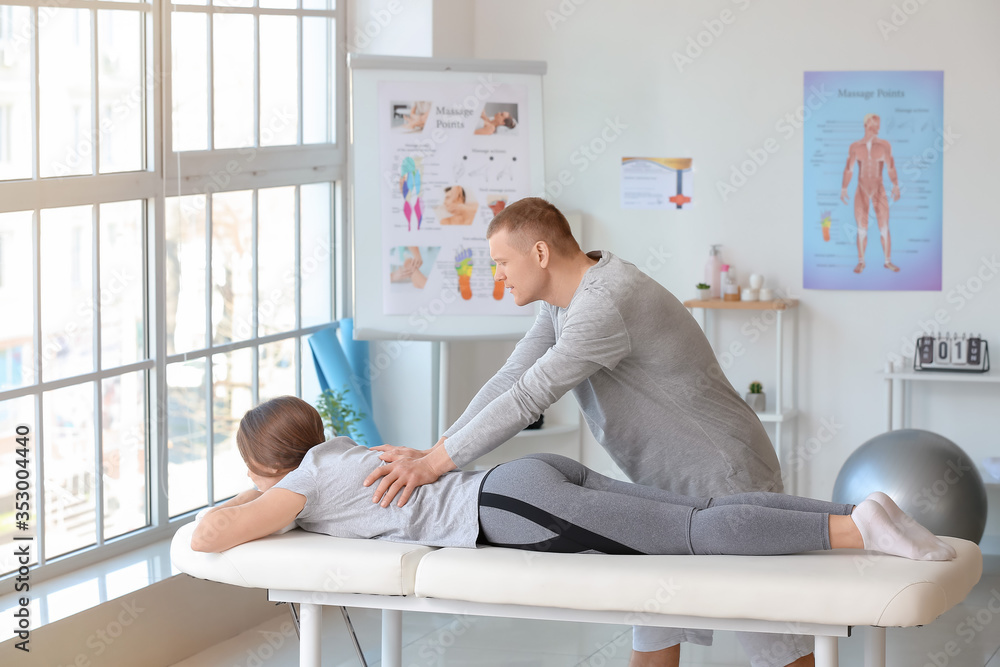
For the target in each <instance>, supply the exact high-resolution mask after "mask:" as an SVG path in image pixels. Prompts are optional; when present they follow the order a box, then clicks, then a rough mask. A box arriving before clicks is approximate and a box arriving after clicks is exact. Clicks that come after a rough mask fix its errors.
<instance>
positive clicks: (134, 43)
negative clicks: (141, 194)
mask: <svg viewBox="0 0 1000 667" xmlns="http://www.w3.org/2000/svg"><path fill="white" fill-rule="evenodd" d="M145 20H146V17H145V15H144V14H143V13H142V12H136V11H99V12H97V49H98V57H97V63H98V66H97V73H98V77H99V79H98V100H99V101H100V108H101V122H100V125H99V127H100V131H101V135H100V136H101V144H100V146H101V153H100V170H101V173H109V172H115V171H136V170H139V169H142V168H143V164H142V127H143V119H144V116H145V114H144V111H145V103H146V96H147V95H148V94H151V93H152V90H151V88H152V79H150V80H149V82H148V83H149V85H150V90H147V89H146V85H145V82H144V81H143V76H142V70H143V68H142V62H143V51H142V41H141V39H140V37H141V35H142V31H143V25H144V23H145Z"/></svg>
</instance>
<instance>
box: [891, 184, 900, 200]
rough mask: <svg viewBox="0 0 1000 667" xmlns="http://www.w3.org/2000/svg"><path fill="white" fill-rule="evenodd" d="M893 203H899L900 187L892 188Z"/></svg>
mask: <svg viewBox="0 0 1000 667" xmlns="http://www.w3.org/2000/svg"><path fill="white" fill-rule="evenodd" d="M892 201H899V186H898V185H894V186H892Z"/></svg>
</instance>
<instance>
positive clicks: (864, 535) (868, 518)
mask: <svg viewBox="0 0 1000 667" xmlns="http://www.w3.org/2000/svg"><path fill="white" fill-rule="evenodd" d="M851 518H852V519H853V520H854V525H856V526H857V527H858V531H860V533H861V539H862V540H864V544H865V549H872V550H875V551H881V552H883V553H887V554H892V555H893V556H902V557H903V558H910V559H913V560H950V559H951V556H950V555H949V553H948V551H947V550H946V549H943V548H942V546H943V543H942V542H941V541H940V540H938V539H937V538H936V537H934V536H933V535H930V533H929V532H928V533H927V534H928V535H930V536H931V538H933V539H932V540H926V539H924V540H920V539H913V538H912V537H911V536H909V535H907V534H906V533H904V532H903V531H902V530H901V529H900V528H899V527H898V526H896V524H895V523H893V521H892V519H890V518H889V514H888V513H887V512H886V511H885V510H884V509H883V508H882V506H881V505H879V504H878V503H877V502H875V501H874V500H865V501H864V502H863V503H861V504H860V505H858V506H857V507H855V508H854V512H852V513H851Z"/></svg>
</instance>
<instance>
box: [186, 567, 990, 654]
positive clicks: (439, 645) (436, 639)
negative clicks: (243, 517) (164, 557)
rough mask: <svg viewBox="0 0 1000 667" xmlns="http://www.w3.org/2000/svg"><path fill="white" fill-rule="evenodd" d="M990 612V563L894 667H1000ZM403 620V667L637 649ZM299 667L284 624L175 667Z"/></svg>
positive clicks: (854, 647) (333, 616)
mask: <svg viewBox="0 0 1000 667" xmlns="http://www.w3.org/2000/svg"><path fill="white" fill-rule="evenodd" d="M991 600H993V602H992V605H990V602H991ZM990 606H992V607H993V609H997V608H1000V556H987V557H985V558H984V572H983V578H982V580H981V581H980V582H979V584H978V585H977V586H976V588H975V589H974V590H973V592H972V593H971V594H970V595H969V597H968V598H967V599H966V600H965V602H963V603H962V604H961V605H958V606H957V607H955V608H954V609H952V610H951V611H949V612H948V613H947V614H945V615H944V616H942V617H941V618H939V619H938V620H937V621H935V622H934V623H933V624H932V625H929V626H926V627H923V628H909V629H894V630H889V632H888V637H887V645H888V654H889V660H888V663H887V665H888V667H1000V613H995V612H993V611H992V610H991V609H990ZM403 619H404V620H403V643H404V648H403V665H404V666H405V667H437V666H440V665H477V666H487V665H490V666H497V667H500V666H504V667H507V666H510V667H542V666H545V667H549V666H551V667H562V666H566V667H569V666H571V665H580V666H583V667H624V666H625V665H627V664H628V655H629V650H630V648H631V644H632V631H631V629H630V628H627V627H623V626H617V625H595V624H584V623H561V622H551V621H522V620H514V619H502V618H485V617H473V616H467V617H462V616H448V615H441V614H418V613H410V614H404V615H403ZM351 620H352V621H353V623H354V627H355V630H356V631H357V634H358V639H359V641H360V642H361V646H362V648H363V649H364V651H365V656H366V658H367V660H368V661H369V664H370V665H377V664H378V659H379V625H380V615H379V612H374V611H370V610H364V609H352V610H351ZM324 623H325V627H326V631H325V633H324V637H323V655H324V658H325V659H324V665H337V666H338V667H354V666H355V665H358V664H359V662H358V660H357V658H356V657H355V656H354V652H353V649H352V648H351V645H350V642H349V640H348V638H347V634H346V628H345V626H344V623H343V620H342V619H341V616H340V614H339V613H337V612H336V610H334V609H330V610H328V611H326V612H325V613H324ZM864 633H865V630H864V629H863V628H862V629H858V630H857V631H856V632H855V635H854V636H853V637H850V638H847V639H841V640H840V664H841V665H844V666H850V667H856V666H860V665H863V664H864V657H863V656H864V653H863V651H864ZM948 651H950V653H951V654H952V655H948V653H947V652H948ZM681 656H682V657H681V665H682V666H684V667H696V666H697V667H735V666H743V665H747V664H748V663H747V661H746V658H745V657H744V656H743V653H742V651H741V649H740V646H739V644H738V643H737V642H736V639H735V637H734V636H733V634H732V633H728V632H717V633H716V635H715V643H714V645H713V646H688V645H685V646H684V647H683V649H682V652H681ZM297 660H298V642H297V640H296V638H295V633H294V630H293V629H292V626H291V624H290V617H288V616H281V617H279V618H277V619H276V620H274V621H272V622H269V623H265V624H263V625H260V626H258V627H256V628H253V629H252V630H248V631H247V632H244V633H243V634H242V635H240V636H238V637H235V638H233V639H231V640H229V641H227V642H224V643H222V644H219V645H217V646H214V647H212V648H211V649H209V650H208V651H204V652H202V653H200V654H198V655H196V656H193V657H191V658H189V659H187V660H185V661H183V662H180V663H178V664H177V665H175V667H219V666H220V665H226V666H227V667H228V666H230V665H232V666H233V667H236V666H239V667H286V666H287V667H294V666H295V665H297V664H298V663H297Z"/></svg>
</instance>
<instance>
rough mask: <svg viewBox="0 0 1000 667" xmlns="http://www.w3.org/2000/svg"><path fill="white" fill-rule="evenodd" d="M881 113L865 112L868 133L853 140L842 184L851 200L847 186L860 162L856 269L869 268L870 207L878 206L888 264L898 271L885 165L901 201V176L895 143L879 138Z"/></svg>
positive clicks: (843, 197) (856, 199) (842, 197)
mask: <svg viewBox="0 0 1000 667" xmlns="http://www.w3.org/2000/svg"><path fill="white" fill-rule="evenodd" d="M881 122H882V121H881V120H880V119H879V117H878V116H877V115H875V114H873V113H870V114H868V115H867V116H865V136H864V137H862V138H861V139H860V140H858V141H855V142H854V143H853V144H851V147H850V149H849V150H848V153H847V166H846V167H845V168H844V179H843V183H842V185H841V188H840V201H842V202H844V203H845V204H846V203H847V200H848V195H847V186H848V185H850V184H851V175H852V173H853V171H854V163H855V162H857V163H858V190H857V192H856V193H855V194H854V221H855V222H856V223H857V225H858V265H857V266H855V267H854V272H855V273H861V272H862V271H864V270H865V249H866V248H867V247H868V209H869V208H871V207H872V206H874V207H875V219H876V220H878V233H879V236H880V237H881V238H882V253H883V254H884V255H885V264H884V266H885V268H887V269H889V270H890V271H892V272H894V273H898V272H899V267H898V266H896V265H895V264H893V263H892V259H891V258H890V257H891V255H892V239H891V238H890V237H889V198H888V197H887V196H886V194H885V185H884V184H883V182H882V167H884V166H888V167H889V180H890V181H892V200H893V201H899V180H898V179H897V177H896V163H895V161H894V160H893V159H892V147H891V146H890V145H889V142H888V141H886V140H885V139H879V137H878V130H879V126H880V125H881Z"/></svg>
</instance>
